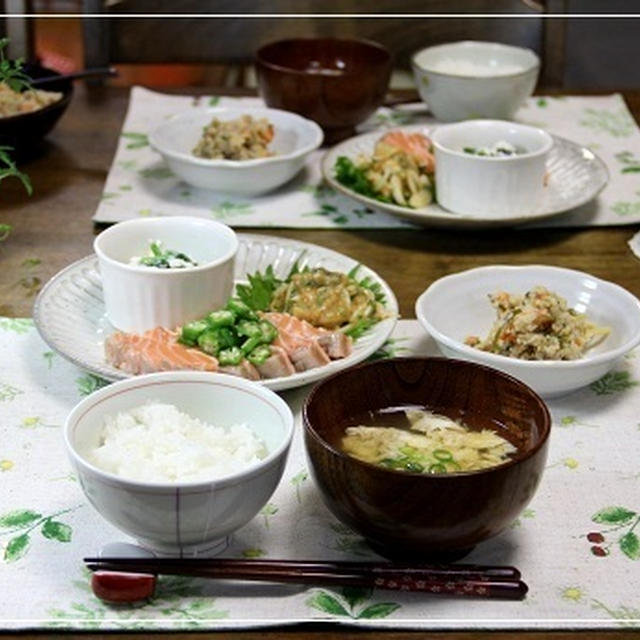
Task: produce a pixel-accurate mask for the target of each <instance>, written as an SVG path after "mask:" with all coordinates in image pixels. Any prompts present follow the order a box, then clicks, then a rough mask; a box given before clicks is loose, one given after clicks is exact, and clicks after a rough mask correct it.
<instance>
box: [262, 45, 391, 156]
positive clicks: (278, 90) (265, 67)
mask: <svg viewBox="0 0 640 640" xmlns="http://www.w3.org/2000/svg"><path fill="white" fill-rule="evenodd" d="M255 67H256V73H257V77H258V89H259V92H260V95H261V96H262V98H263V99H264V101H265V102H266V103H267V106H269V107H274V108H277V109H285V110H287V111H294V112H295V113H299V114H301V115H303V116H305V117H307V118H309V119H311V120H314V121H315V122H317V123H318V124H319V125H320V126H321V127H322V130H323V132H324V135H325V143H328V144H333V143H334V142H338V141H339V140H342V139H344V138H347V137H349V136H351V135H353V134H354V133H355V125H357V124H359V123H360V122H362V121H364V120H365V119H366V118H367V117H369V116H370V115H371V114H372V113H373V112H374V111H375V109H376V108H377V107H379V106H380V105H381V104H382V101H383V99H384V96H385V93H386V91H387V87H388V86H389V78H390V76H391V67H392V57H391V53H390V52H389V51H388V50H387V49H386V48H385V47H383V46H382V45H379V44H377V43H375V42H369V41H366V40H348V39H346V40H342V39H337V38H295V39H291V40H280V41H278V42H272V43H270V44H267V45H265V46H263V47H261V48H260V49H259V50H258V51H257V52H256V56H255Z"/></svg>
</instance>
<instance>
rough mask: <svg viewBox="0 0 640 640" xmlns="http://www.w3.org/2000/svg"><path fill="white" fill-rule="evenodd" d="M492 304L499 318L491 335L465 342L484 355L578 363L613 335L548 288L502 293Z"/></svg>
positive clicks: (491, 295) (493, 295) (475, 337)
mask: <svg viewBox="0 0 640 640" xmlns="http://www.w3.org/2000/svg"><path fill="white" fill-rule="evenodd" d="M489 300H490V301H491V304H492V305H493V307H495V309H496V311H497V314H498V318H497V320H496V321H495V323H494V324H493V327H491V330H490V331H489V335H488V336H487V337H486V338H484V339H480V338H478V337H477V336H469V337H468V338H467V339H466V340H465V343H466V344H468V345H470V346H472V347H476V348H477V349H481V350H482V351H489V352H490V353H497V354H499V355H502V356H507V357H510V358H520V359H521V360H576V359H577V358H581V357H582V356H583V355H584V354H585V353H586V351H587V350H588V349H591V348H592V347H594V346H596V345H597V344H599V343H600V342H602V341H603V340H604V339H605V338H606V337H607V336H608V335H609V332H610V329H609V328H608V327H600V326H598V325H596V324H595V323H593V322H591V320H589V319H588V318H587V317H586V316H585V315H584V314H581V313H578V312H577V311H575V310H574V309H570V308H569V307H568V305H567V301H566V300H565V299H564V298H562V297H561V296H559V295H558V294H556V293H552V292H551V291H549V290H547V289H545V288H544V287H540V286H538V287H534V288H533V289H531V290H530V291H527V292H526V293H525V294H524V295H514V294H510V293H507V292H505V291H498V292H497V293H493V294H490V295H489Z"/></svg>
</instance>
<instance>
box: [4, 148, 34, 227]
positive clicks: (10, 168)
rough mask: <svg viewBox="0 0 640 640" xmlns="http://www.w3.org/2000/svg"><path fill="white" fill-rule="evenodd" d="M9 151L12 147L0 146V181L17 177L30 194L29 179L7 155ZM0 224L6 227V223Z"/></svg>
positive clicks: (31, 189) (31, 190) (31, 191)
mask: <svg viewBox="0 0 640 640" xmlns="http://www.w3.org/2000/svg"><path fill="white" fill-rule="evenodd" d="M10 151H13V147H8V146H6V145H3V146H0V181H2V180H4V179H5V178H18V180H20V182H22V185H23V186H24V189H25V191H26V192H27V193H28V194H29V195H31V194H32V193H33V187H32V186H31V180H30V179H29V176H28V175H27V174H26V173H23V172H22V171H20V169H18V167H17V165H16V163H15V161H14V160H13V158H12V157H11V156H10V155H9V152H10ZM2 226H3V227H7V226H8V225H2Z"/></svg>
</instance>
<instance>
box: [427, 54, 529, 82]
mask: <svg viewBox="0 0 640 640" xmlns="http://www.w3.org/2000/svg"><path fill="white" fill-rule="evenodd" d="M428 69H429V71H438V72H440V73H448V74H451V75H453V76H473V77H476V78H483V77H489V76H509V75H511V74H513V73H520V72H521V71H524V67H522V66H521V65H518V64H506V63H496V62H489V61H487V62H480V61H478V62H476V61H473V60H458V59H455V58H442V59H440V60H436V61H434V62H433V63H432V64H429V65H428Z"/></svg>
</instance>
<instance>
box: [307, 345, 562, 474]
mask: <svg viewBox="0 0 640 640" xmlns="http://www.w3.org/2000/svg"><path fill="white" fill-rule="evenodd" d="M408 361H420V362H424V361H429V362H431V361H434V362H438V363H448V362H453V363H455V364H454V366H467V365H469V366H470V368H473V369H482V370H484V371H486V372H488V373H490V374H492V375H496V376H498V377H500V378H503V379H506V380H507V381H509V382H510V383H511V384H514V385H516V386H517V387H520V388H521V389H523V390H524V391H526V392H527V394H528V395H529V396H530V397H531V398H532V399H533V400H534V401H535V403H536V404H537V405H538V407H539V408H540V409H541V412H542V417H543V420H542V424H541V425H539V426H540V430H541V434H540V437H539V438H538V440H537V441H536V442H535V444H534V445H533V446H532V447H531V448H530V449H526V450H525V451H524V452H522V451H521V450H519V452H520V455H518V456H516V457H515V458H513V459H511V460H506V461H505V462H503V463H501V464H499V465H495V466H493V467H487V468H485V469H477V470H475V471H453V472H450V473H443V474H424V473H419V472H412V471H400V470H397V469H390V468H387V467H382V466H380V465H377V464H374V463H370V462H365V461H363V460H358V459H357V458H354V457H353V456H350V455H348V454H346V453H344V452H343V451H340V450H339V449H336V448H335V447H333V446H332V445H331V444H330V443H329V442H327V440H326V439H325V438H323V437H322V436H321V435H320V433H318V431H317V430H316V429H315V428H314V427H313V425H312V424H311V420H310V418H309V415H308V408H309V405H310V404H311V402H312V400H313V399H314V398H315V396H316V395H317V393H318V392H319V390H320V388H321V387H322V386H323V385H325V384H328V383H330V382H332V381H333V380H334V379H335V378H338V377H340V376H341V375H343V374H348V373H351V372H353V371H354V370H362V369H365V368H374V367H376V366H380V365H383V364H385V363H388V364H390V365H391V364H395V363H399V364H402V363H403V362H408ZM302 424H303V427H304V431H305V433H306V434H308V435H309V436H311V437H313V438H314V439H315V440H317V441H318V442H319V443H320V445H321V446H322V447H323V449H326V450H328V451H329V452H330V453H331V454H332V455H333V456H336V457H338V458H339V459H340V460H345V461H347V462H348V463H349V464H355V465H356V466H363V467H364V468H365V469H367V470H370V471H375V472H379V473H380V474H386V473H389V474H391V475H393V476H395V477H398V478H404V477H407V478H424V479H425V480H427V479H428V480H433V481H437V482H444V481H446V480H447V479H450V478H465V477H477V476H481V475H487V474H491V473H494V472H498V471H501V470H503V469H506V468H509V467H512V466H515V465H518V464H521V463H523V462H526V461H527V460H529V459H530V458H532V457H533V456H534V455H535V454H537V453H538V451H539V450H540V449H541V448H542V447H544V446H545V443H546V442H547V441H548V439H549V434H550V433H551V414H550V412H549V409H548V407H547V405H546V403H545V401H544V400H543V399H542V398H541V397H540V395H539V394H538V393H537V392H536V391H534V390H533V389H532V388H531V387H530V386H529V385H527V384H526V383H524V382H522V381H521V380H518V379H517V378H515V377H514V376H512V375H510V374H508V373H505V372H504V371H500V370H498V369H494V368H493V367H490V366H488V365H486V364H481V363H478V362H471V361H469V360H462V359H458V358H445V357H444V356H408V357H400V358H385V359H384V360H381V361H374V362H364V363H361V364H359V365H355V366H354V367H349V369H344V370H343V371H338V372H337V373H334V374H333V375H331V376H329V377H327V378H324V379H323V380H321V381H320V382H318V383H317V384H316V385H315V386H314V387H313V389H312V390H311V392H310V393H309V395H308V396H307V397H306V399H305V401H304V404H303V406H302ZM305 449H307V453H308V447H306V445H305Z"/></svg>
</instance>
